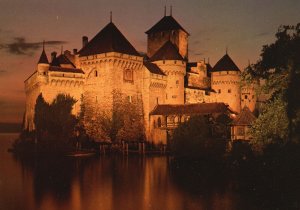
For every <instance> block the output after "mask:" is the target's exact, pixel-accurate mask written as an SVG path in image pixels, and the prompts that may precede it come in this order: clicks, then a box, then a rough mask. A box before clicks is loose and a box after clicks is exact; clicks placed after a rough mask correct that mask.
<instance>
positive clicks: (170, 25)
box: [145, 16, 189, 34]
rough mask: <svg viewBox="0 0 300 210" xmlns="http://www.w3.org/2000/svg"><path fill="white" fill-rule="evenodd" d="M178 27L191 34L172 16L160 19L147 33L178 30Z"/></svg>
mask: <svg viewBox="0 0 300 210" xmlns="http://www.w3.org/2000/svg"><path fill="white" fill-rule="evenodd" d="M178 29H181V30H183V31H184V32H186V33H187V34H189V33H188V32H187V31H186V30H184V28H183V27H182V26H181V25H180V24H179V23H178V22H177V21H176V20H175V19H174V18H173V17H172V16H164V17H163V18H162V19H161V20H160V21H158V22H157V23H156V24H155V25H154V26H152V27H151V28H150V29H149V30H148V31H146V32H145V33H146V34H151V33H156V32H160V31H170V30H178Z"/></svg>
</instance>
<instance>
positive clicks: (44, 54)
mask: <svg viewBox="0 0 300 210" xmlns="http://www.w3.org/2000/svg"><path fill="white" fill-rule="evenodd" d="M38 63H45V64H49V61H48V58H47V55H46V53H45V50H43V51H42V54H41V56H40V59H39V61H38Z"/></svg>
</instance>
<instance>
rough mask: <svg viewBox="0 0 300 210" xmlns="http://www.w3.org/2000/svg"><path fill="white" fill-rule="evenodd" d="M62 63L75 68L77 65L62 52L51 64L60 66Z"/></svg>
mask: <svg viewBox="0 0 300 210" xmlns="http://www.w3.org/2000/svg"><path fill="white" fill-rule="evenodd" d="M61 64H69V65H71V66H72V67H74V68H75V65H74V64H73V63H72V62H71V61H70V60H69V59H68V58H67V56H65V55H64V54H61V55H59V56H58V57H55V58H54V59H53V61H52V62H51V64H50V65H51V66H58V67H60V66H61Z"/></svg>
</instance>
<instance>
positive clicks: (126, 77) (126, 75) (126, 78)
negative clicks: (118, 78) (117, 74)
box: [123, 69, 133, 83]
mask: <svg viewBox="0 0 300 210" xmlns="http://www.w3.org/2000/svg"><path fill="white" fill-rule="evenodd" d="M123 78H124V81H125V82H131V83H133V71H132V69H126V70H125V71H124V75H123Z"/></svg>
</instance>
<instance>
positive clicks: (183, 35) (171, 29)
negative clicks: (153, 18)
mask: <svg viewBox="0 0 300 210" xmlns="http://www.w3.org/2000/svg"><path fill="white" fill-rule="evenodd" d="M145 33H146V34H147V56H148V57H149V58H151V57H152V56H153V55H154V54H155V53H156V52H157V51H158V50H159V49H160V48H161V47H162V46H163V45H164V44H165V43H166V42H167V41H170V42H172V43H173V44H174V45H175V46H176V47H177V48H178V50H179V54H180V55H181V56H182V57H183V59H184V60H187V59H188V36H189V33H188V32H187V31H186V30H184V28H183V27H182V26H181V25H180V24H179V23H178V22H177V21H176V20H175V19H174V18H173V17H172V14H170V16H166V15H165V16H164V17H163V18H162V19H161V20H160V21H158V22H157V23H156V24H155V25H154V26H152V27H151V28H150V29H149V30H148V31H146V32H145Z"/></svg>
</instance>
